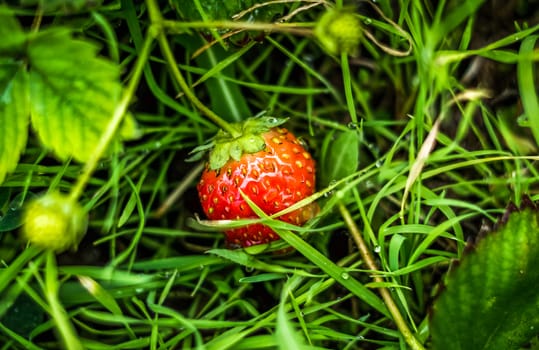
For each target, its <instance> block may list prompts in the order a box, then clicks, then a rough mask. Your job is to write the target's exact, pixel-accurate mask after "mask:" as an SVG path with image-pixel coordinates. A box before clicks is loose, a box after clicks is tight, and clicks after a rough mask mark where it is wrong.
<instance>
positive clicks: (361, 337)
mask: <svg viewBox="0 0 539 350" xmlns="http://www.w3.org/2000/svg"><path fill="white" fill-rule="evenodd" d="M373 1H374V0H373ZM356 339H357V340H364V339H365V337H364V336H362V335H358V336H357V337H356Z"/></svg>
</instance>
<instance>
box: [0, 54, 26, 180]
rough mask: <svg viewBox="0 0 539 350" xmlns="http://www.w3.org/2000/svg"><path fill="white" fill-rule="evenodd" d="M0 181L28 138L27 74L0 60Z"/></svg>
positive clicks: (18, 67) (13, 165)
mask: <svg viewBox="0 0 539 350" xmlns="http://www.w3.org/2000/svg"><path fill="white" fill-rule="evenodd" d="M0 89H1V90H0V126H1V127H0V183H2V182H3V181H4V179H5V177H6V174H7V173H8V172H10V171H12V170H14V169H15V167H16V166H17V163H18V162H19V157H20V155H21V152H22V151H23V150H24V148H25V147H26V140H27V138H28V117H29V115H30V110H29V108H28V106H29V94H28V76H27V74H26V72H25V71H24V69H23V67H22V65H20V64H17V63H11V62H0Z"/></svg>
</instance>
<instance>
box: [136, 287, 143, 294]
mask: <svg viewBox="0 0 539 350" xmlns="http://www.w3.org/2000/svg"><path fill="white" fill-rule="evenodd" d="M135 293H137V294H141V293H144V288H135Z"/></svg>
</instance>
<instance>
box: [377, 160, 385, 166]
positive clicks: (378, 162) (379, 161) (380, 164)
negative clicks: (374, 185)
mask: <svg viewBox="0 0 539 350" xmlns="http://www.w3.org/2000/svg"><path fill="white" fill-rule="evenodd" d="M382 165H384V162H382V161H381V160H377V161H376V167H377V168H381V167H382Z"/></svg>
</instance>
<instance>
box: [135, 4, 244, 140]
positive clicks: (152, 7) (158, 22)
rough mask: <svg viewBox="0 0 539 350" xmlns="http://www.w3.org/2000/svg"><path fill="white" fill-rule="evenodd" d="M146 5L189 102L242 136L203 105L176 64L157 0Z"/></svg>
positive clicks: (167, 58) (177, 79) (221, 124)
mask: <svg viewBox="0 0 539 350" xmlns="http://www.w3.org/2000/svg"><path fill="white" fill-rule="evenodd" d="M146 5H147V6H148V13H149V15H150V20H151V22H152V25H154V26H156V27H158V28H160V30H159V31H158V33H157V42H158V43H159V47H160V48H161V52H162V53H163V56H164V57H165V60H166V61H167V63H168V66H169V69H170V71H171V73H172V75H173V76H174V79H176V81H177V82H178V84H179V85H180V88H181V89H182V90H183V93H184V94H185V96H186V97H187V98H188V99H189V101H191V103H192V104H193V105H195V107H197V108H198V109H199V110H200V111H201V112H202V113H204V114H205V115H206V116H207V117H208V118H209V119H210V120H211V121H212V122H213V123H214V124H216V125H217V126H218V127H220V128H221V129H223V130H224V131H226V132H227V133H229V134H230V135H231V136H232V137H234V138H236V137H239V136H241V132H240V131H238V130H236V129H235V128H234V127H232V126H231V125H230V124H229V123H228V122H226V121H225V120H224V119H222V118H221V117H219V116H218V115H217V114H216V113H215V112H213V111H212V110H211V109H210V108H208V107H206V105H205V104H204V103H202V101H200V100H199V99H198V97H196V95H195V94H194V93H193V91H192V90H191V88H190V86H189V85H188V84H187V82H186V81H185V78H184V77H183V75H182V72H181V71H180V70H179V69H178V64H177V63H176V59H175V58H174V54H173V53H172V50H171V49H170V45H169V44H168V40H167V36H166V33H165V32H164V31H163V30H162V28H163V27H162V26H163V22H164V20H163V17H162V15H161V12H160V11H159V8H158V6H157V4H156V2H155V0H147V1H146Z"/></svg>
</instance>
